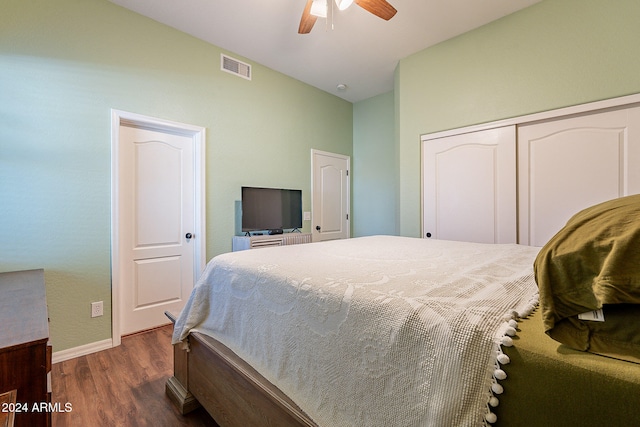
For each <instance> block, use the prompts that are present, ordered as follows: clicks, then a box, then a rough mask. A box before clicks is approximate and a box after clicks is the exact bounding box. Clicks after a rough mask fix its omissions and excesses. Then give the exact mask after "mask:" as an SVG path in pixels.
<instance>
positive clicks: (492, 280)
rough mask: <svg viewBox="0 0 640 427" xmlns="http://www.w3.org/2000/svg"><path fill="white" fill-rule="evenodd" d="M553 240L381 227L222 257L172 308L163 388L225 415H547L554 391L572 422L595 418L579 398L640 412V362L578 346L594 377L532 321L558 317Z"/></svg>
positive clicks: (480, 421)
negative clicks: (552, 282)
mask: <svg viewBox="0 0 640 427" xmlns="http://www.w3.org/2000/svg"><path fill="white" fill-rule="evenodd" d="M605 211H606V210H605ZM638 219H639V220H640V216H638ZM551 252H553V251H551ZM548 253H549V250H548V248H543V249H542V250H541V249H540V248H534V247H527V246H522V245H486V244H474V243H462V242H450V241H438V240H428V239H413V238H403V237H394V236H372V237H363V238H356V239H349V240H344V241H333V242H322V243H313V244H306V245H296V246H288V247H287V246H285V247H279V248H269V249H260V250H253V251H244V252H238V253H230V254H223V255H220V256H218V257H216V258H214V259H213V260H212V261H211V262H210V263H209V264H208V265H207V268H206V270H205V272H204V274H203V276H202V278H201V279H200V280H199V282H198V284H197V285H196V287H195V289H194V291H193V293H192V295H191V298H190V299H189V301H188V303H187V305H186V306H185V308H184V310H183V311H182V312H181V314H180V316H179V317H177V319H175V326H174V336H173V342H174V356H175V360H174V365H175V369H174V370H175V374H174V377H172V378H171V379H170V380H169V382H168V383H167V393H168V394H169V396H170V397H171V398H172V399H173V400H174V401H175V402H176V403H177V404H178V406H179V408H180V409H181V410H182V411H183V412H187V411H189V410H191V409H193V408H194V407H195V406H197V405H198V404H202V405H203V406H204V407H205V408H206V409H207V411H208V412H209V413H210V414H211V415H212V417H213V418H214V419H215V420H216V422H217V423H218V424H220V425H221V426H223V427H225V426H250V425H273V426H321V427H325V426H378V425H385V426H387V425H394V426H401V425H402V426H404V425H406V426H452V425H455V426H482V425H486V424H487V423H494V424H495V425H501V426H517V425H523V426H524V425H528V426H530V425H548V424H549V423H548V422H545V423H542V422H540V423H539V422H538V421H540V420H542V419H545V418H544V417H545V416H548V413H547V412H545V409H544V407H543V406H541V405H542V402H547V401H549V398H548V396H547V398H546V399H541V396H544V395H545V393H547V394H553V395H554V396H552V397H551V398H550V399H551V400H553V401H554V402H557V403H558V405H557V406H558V408H560V409H559V410H562V409H564V410H569V411H568V412H571V413H572V414H573V415H572V416H569V417H565V418H566V419H568V420H569V421H568V422H563V423H562V425H584V422H585V420H587V421H588V420H590V418H589V417H590V415H580V414H578V413H577V412H576V410H575V408H576V407H583V406H587V407H589V408H596V409H595V411H596V412H598V413H600V414H601V416H604V417H605V419H607V420H609V421H619V420H620V419H625V420H627V421H628V420H640V413H638V409H637V407H638V406H640V405H637V404H633V405H630V403H631V402H635V400H636V396H638V395H640V394H638V392H639V391H640V388H639V387H640V386H639V384H640V377H639V375H638V368H639V367H640V365H638V364H636V363H633V362H630V361H628V360H619V359H610V358H609V357H603V356H602V355H596V354H593V353H589V350H590V349H589V348H587V349H586V352H585V351H584V350H585V349H578V350H570V351H571V352H575V353H576V355H577V356H581V357H578V358H577V359H580V362H579V363H586V365H587V366H589V368H588V370H589V375H585V374H584V370H580V369H574V368H573V367H574V366H575V364H576V363H577V362H576V361H575V360H574V359H572V356H567V351H565V349H568V347H567V346H566V345H565V344H559V345H560V346H561V347H559V348H560V350H557V348H558V343H557V342H556V341H553V340H552V339H551V338H550V337H549V335H550V334H549V332H548V331H547V330H543V328H539V327H536V326H534V327H529V325H534V324H537V323H536V322H539V323H540V324H544V325H546V324H547V323H548V319H547V318H546V317H545V316H543V314H544V313H549V310H548V307H547V306H543V307H541V308H538V309H536V305H537V303H538V299H539V297H540V296H539V289H540V290H541V292H542V294H540V295H543V296H545V298H546V296H548V290H546V289H545V288H543V287H541V288H539V286H538V284H537V283H536V281H537V280H538V279H539V277H538V276H537V274H539V275H540V277H542V273H541V272H540V267H539V265H541V264H538V262H540V263H542V262H543V261H539V260H543V259H544V256H546V254H548ZM552 258H553V257H552ZM534 266H535V267H536V271H534ZM585 311H587V310H585ZM632 312H633V313H635V312H634V311H633V310H632ZM633 313H632V315H633ZM523 319H524V320H523ZM536 319H538V321H536ZM518 322H519V323H518ZM538 326H539V325H538ZM530 330H532V331H535V332H537V333H529V331H530ZM555 338H557V337H555ZM531 342H533V344H531V345H533V347H528V346H529V345H530V344H527V343H531ZM514 343H515V345H513V344H514ZM537 345H541V346H542V348H543V350H539V349H535V347H536V346H537ZM511 346H512V347H511ZM532 348H534V349H533V350H532ZM581 350H582V351H581ZM538 351H547V352H549V353H545V354H544V355H539V353H536V352H538ZM571 354H572V355H573V353H571ZM532 355H533V356H532ZM584 358H595V360H596V362H593V363H595V364H593V365H590V363H592V362H584ZM540 361H544V362H545V363H546V365H545V364H544V363H543V364H541V363H539V362H540ZM510 362H511V363H510ZM597 363H601V364H602V366H598V365H597ZM614 365H615V368H614ZM614 371H615V372H614ZM552 372H561V373H564V374H563V375H549V374H550V373H552ZM574 377H575V378H574ZM556 379H557V380H558V381H556V382H554V381H555V380H556ZM532 380H538V381H537V382H536V381H533V382H531V381H532ZM567 382H568V383H567ZM533 383H535V384H537V386H536V387H528V386H527V385H528V384H533ZM575 384H579V385H580V387H578V388H577V390H576V392H575V393H576V394H575V395H573V396H572V397H565V396H563V391H565V390H571V387H573V386H574V385H575ZM594 384H600V385H603V384H604V385H603V387H602V388H601V389H599V390H602V391H603V392H604V393H613V392H614V391H615V390H617V389H618V387H621V388H620V390H624V391H625V393H624V395H617V394H616V395H615V396H613V397H612V396H610V395H604V396H603V395H601V394H599V393H598V391H597V390H598V389H595V388H594ZM534 389H535V390H534ZM594 390H595V391H594ZM626 392H628V394H627V393H626ZM565 402H566V403H567V405H564V403H565ZM603 402H604V403H603ZM569 403H572V404H575V406H570V405H569ZM623 408H626V409H623ZM583 412H584V413H585V414H590V412H589V411H583ZM612 413H615V414H616V416H617V418H612V417H613V415H612ZM602 414H604V415H602ZM551 424H553V423H551ZM608 425H617V424H615V422H614V423H609V424H608Z"/></svg>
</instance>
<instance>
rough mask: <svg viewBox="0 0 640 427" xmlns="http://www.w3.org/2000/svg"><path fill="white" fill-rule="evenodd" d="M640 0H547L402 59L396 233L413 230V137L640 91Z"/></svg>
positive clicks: (416, 183) (416, 142)
mask: <svg viewBox="0 0 640 427" xmlns="http://www.w3.org/2000/svg"><path fill="white" fill-rule="evenodd" d="M639 22H640V2H639V1H637V0H614V1H612V0H545V1H543V2H541V3H538V4H536V5H534V6H531V7H529V8H527V9H524V10H522V11H520V12H517V13H515V14H512V15H509V16H507V17H505V18H502V19H500V20H498V21H495V22H493V23H490V24H488V25H486V26H483V27H481V28H479V29H477V30H474V31H471V32H469V33H466V34H463V35H461V36H459V37H457V38H454V39H451V40H448V41H445V42H443V43H440V44H438V45H436V46H433V47H431V48H429V49H426V50H424V51H421V52H419V53H417V54H415V55H412V56H410V57H408V58H405V59H403V60H401V61H400V63H399V65H398V68H397V70H396V76H395V82H396V83H395V95H396V115H397V120H396V132H397V140H396V144H397V145H398V153H399V154H398V155H399V166H398V175H399V178H398V179H399V194H398V197H399V212H400V213H399V218H398V220H399V223H400V234H401V235H406V236H420V222H421V221H420V135H421V134H425V133H431V132H436V131H441V130H446V129H452V128H457V127H462V126H467V125H472V124H478V123H484V122H490V121H495V120H500V119H504V118H509V117H517V116H520V115H524V114H529V113H534V112H539V111H545V110H551V109H555V108H560V107H565V106H570V105H576V104H582V103H586V102H590V101H596V100H601V99H607V98H613V97H617V96H622V95H629V94H632V93H638V92H640V78H639V76H640V55H639V54H638V46H640V26H639V25H638V23H639Z"/></svg>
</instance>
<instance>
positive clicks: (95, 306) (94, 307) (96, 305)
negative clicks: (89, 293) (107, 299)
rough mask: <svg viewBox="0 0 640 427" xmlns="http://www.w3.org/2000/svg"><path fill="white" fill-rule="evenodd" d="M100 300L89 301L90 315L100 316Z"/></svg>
mask: <svg viewBox="0 0 640 427" xmlns="http://www.w3.org/2000/svg"><path fill="white" fill-rule="evenodd" d="M102 310H103V307H102V301H98V302H92V303H91V317H100V316H102V314H103V312H102Z"/></svg>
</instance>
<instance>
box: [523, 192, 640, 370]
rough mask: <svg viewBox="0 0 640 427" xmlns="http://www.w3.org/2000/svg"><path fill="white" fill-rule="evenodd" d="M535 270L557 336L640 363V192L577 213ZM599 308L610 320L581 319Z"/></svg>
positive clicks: (549, 327)
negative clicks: (582, 315)
mask: <svg viewBox="0 0 640 427" xmlns="http://www.w3.org/2000/svg"><path fill="white" fill-rule="evenodd" d="M534 271H535V277H536V283H537V284H538V288H539V291H540V306H541V309H542V317H543V323H544V328H545V332H546V333H547V334H548V335H549V336H550V337H551V338H553V339H555V340H556V341H559V342H561V343H563V344H566V345H568V346H570V347H572V348H574V349H577V350H583V351H590V352H593V353H599V354H604V355H609V356H612V357H617V358H622V359H624V360H632V361H636V362H640V305H636V304H640V195H634V196H627V197H622V198H619V199H614V200H611V201H608V202H605V203H601V204H599V205H596V206H593V207H590V208H587V209H585V210H583V211H581V212H579V213H577V214H576V215H574V216H573V217H572V218H571V219H570V220H569V221H568V222H567V224H566V226H565V227H563V228H562V230H560V231H559V232H558V233H557V234H556V235H555V236H554V237H552V238H551V240H549V242H548V243H547V244H546V245H545V246H544V247H543V248H542V249H541V250H540V252H539V253H538V256H537V257H536V260H535V262H534ZM599 309H603V312H604V322H601V321H590V320H581V319H579V318H578V315H579V314H581V313H585V312H590V311H594V310H599Z"/></svg>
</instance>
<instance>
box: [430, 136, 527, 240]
mask: <svg viewBox="0 0 640 427" xmlns="http://www.w3.org/2000/svg"><path fill="white" fill-rule="evenodd" d="M515 165H516V162H515V127H514V126H507V127H501V128H495V129H489V130H483V131H478V132H473V133H468V134H462V135H454V136H449V137H444V138H438V139H433V140H427V141H424V143H423V230H424V236H423V237H431V238H438V239H446V240H459V241H470V242H481V243H515V241H516V195H515V192H516V184H515V176H516V172H515Z"/></svg>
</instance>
